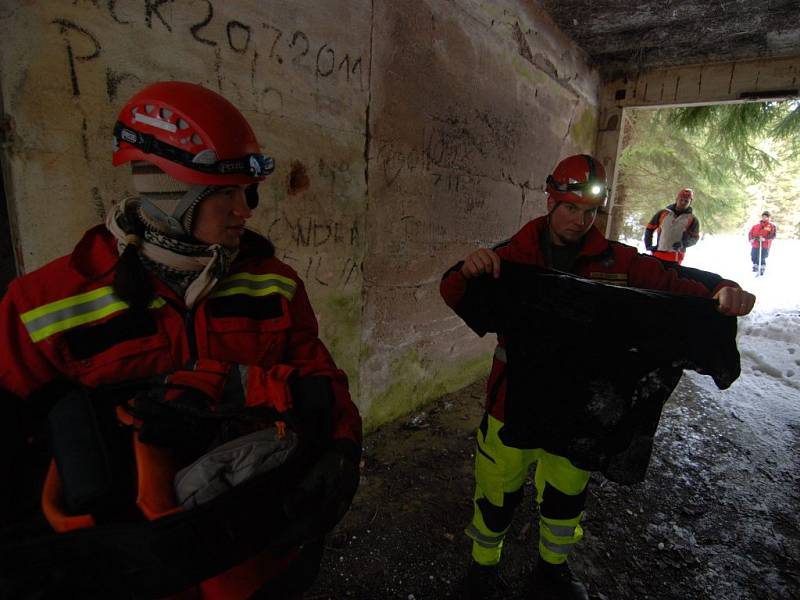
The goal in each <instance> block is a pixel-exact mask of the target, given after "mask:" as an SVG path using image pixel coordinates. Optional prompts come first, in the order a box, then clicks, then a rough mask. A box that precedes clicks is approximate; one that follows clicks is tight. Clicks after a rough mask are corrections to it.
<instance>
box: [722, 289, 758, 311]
mask: <svg viewBox="0 0 800 600" xmlns="http://www.w3.org/2000/svg"><path fill="white" fill-rule="evenodd" d="M714 299H715V300H716V301H717V302H719V307H718V308H717V310H718V311H719V312H721V313H722V314H723V315H727V316H729V317H742V316H744V315H746V314H748V313H749V312H750V311H751V310H753V305H754V304H755V303H756V297H755V296H754V295H753V294H751V293H750V292H746V291H744V290H743V289H741V288H737V287H730V286H727V287H724V288H722V289H721V290H719V291H718V292H717V293H716V294H714Z"/></svg>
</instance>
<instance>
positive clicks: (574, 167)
mask: <svg viewBox="0 0 800 600" xmlns="http://www.w3.org/2000/svg"><path fill="white" fill-rule="evenodd" d="M547 192H548V193H549V194H550V195H551V196H552V197H553V199H554V200H556V201H558V202H570V203H572V204H586V205H589V206H595V207H600V206H603V205H604V204H605V203H606V200H607V199H608V187H607V186H606V180H605V170H604V169H603V166H602V165H600V164H598V163H597V162H596V161H595V159H594V158H592V157H591V156H589V155H588V154H576V155H574V156H569V157H567V158H565V159H564V160H562V161H561V162H560V163H558V165H557V166H556V168H555V169H554V170H553V173H552V175H548V176H547Z"/></svg>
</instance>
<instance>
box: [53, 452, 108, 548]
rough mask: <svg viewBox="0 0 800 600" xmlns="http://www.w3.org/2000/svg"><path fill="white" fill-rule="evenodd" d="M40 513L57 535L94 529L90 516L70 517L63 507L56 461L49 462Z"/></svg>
mask: <svg viewBox="0 0 800 600" xmlns="http://www.w3.org/2000/svg"><path fill="white" fill-rule="evenodd" d="M42 512H43V513H44V516H45V518H46V519H47V522H48V523H50V527H52V528H53V529H54V530H55V531H56V532H58V533H66V532H68V531H73V530H75V529H84V528H86V527H94V525H95V521H94V517H92V515H70V514H67V509H66V507H65V506H64V490H63V488H62V486H61V476H60V475H59V474H58V468H57V467H56V461H54V460H51V461H50V467H49V468H48V469H47V478H46V479H45V480H44V488H43V489H42Z"/></svg>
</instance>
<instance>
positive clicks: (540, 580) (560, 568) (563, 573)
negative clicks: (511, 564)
mask: <svg viewBox="0 0 800 600" xmlns="http://www.w3.org/2000/svg"><path fill="white" fill-rule="evenodd" d="M531 587H532V592H533V595H532V596H531V597H532V598H533V600H589V593H588V592H587V591H586V587H585V586H584V585H583V584H582V583H581V582H580V580H579V579H578V578H577V577H575V573H573V572H572V569H570V568H569V565H568V564H567V563H562V564H560V565H552V564H550V563H548V562H545V561H543V560H542V559H541V558H540V559H539V560H538V561H537V562H536V570H535V571H534V573H533V584H532V586H531Z"/></svg>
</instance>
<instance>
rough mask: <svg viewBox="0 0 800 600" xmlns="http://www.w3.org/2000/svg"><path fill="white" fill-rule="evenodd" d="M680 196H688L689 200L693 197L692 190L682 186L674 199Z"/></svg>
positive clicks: (678, 198)
mask: <svg viewBox="0 0 800 600" xmlns="http://www.w3.org/2000/svg"><path fill="white" fill-rule="evenodd" d="M681 198H688V199H689V200H692V199H693V198H694V192H693V191H692V189H691V188H683V189H682V190H681V191H680V192H678V196H677V197H676V200H680V199H681Z"/></svg>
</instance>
